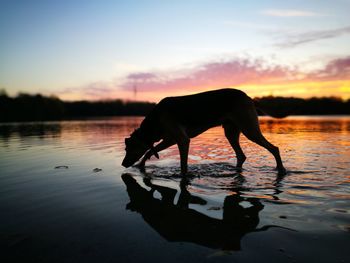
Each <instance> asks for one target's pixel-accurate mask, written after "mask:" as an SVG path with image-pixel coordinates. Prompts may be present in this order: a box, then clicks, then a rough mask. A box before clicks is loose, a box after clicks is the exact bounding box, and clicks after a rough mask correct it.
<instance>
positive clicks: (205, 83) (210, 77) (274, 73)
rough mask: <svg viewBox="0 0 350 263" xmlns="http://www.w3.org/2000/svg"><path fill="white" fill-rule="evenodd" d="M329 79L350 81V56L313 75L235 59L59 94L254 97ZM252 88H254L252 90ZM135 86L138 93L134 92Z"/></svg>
mask: <svg viewBox="0 0 350 263" xmlns="http://www.w3.org/2000/svg"><path fill="white" fill-rule="evenodd" d="M328 80H350V57H344V58H338V59H334V60H332V61H330V62H328V63H327V64H325V66H324V67H323V68H322V69H320V70H317V71H314V72H309V73H305V72H302V71H301V70H299V69H297V68H292V67H288V66H283V65H275V64H271V63H268V62H266V61H264V60H262V59H253V58H234V59H231V60H228V61H216V62H210V63H205V64H202V65H198V66H197V67H192V68H190V69H187V70H183V71H181V72H180V71H172V72H167V73H165V72H135V73H133V74H129V75H127V76H125V77H124V78H123V79H119V80H116V81H109V82H107V81H100V82H94V83H90V84H88V85H84V86H81V87H75V88H68V89H65V90H63V91H62V92H60V93H59V94H58V95H59V96H60V97H62V98H64V99H69V100H75V99H77V98H81V99H88V100H99V99H113V98H120V99H139V100H149V101H157V100H159V99H161V98H162V97H164V96H174V95H180V94H189V93H195V92H200V91H205V90H210V89H218V88H224V87H238V88H240V87H243V89H244V90H245V91H246V92H248V93H251V95H253V94H254V95H258V94H261V93H263V94H264V93H266V90H264V85H270V84H272V85H273V86H274V88H273V89H274V90H276V91H278V92H279V93H281V92H282V93H283V92H284V90H285V89H286V87H285V86H283V85H285V84H293V83H295V84H298V83H299V84H300V83H302V82H310V81H311V82H314V81H316V82H323V81H328ZM249 85H251V86H253V88H252V89H250V88H249ZM260 85H261V86H260ZM279 85H280V87H279ZM257 86H258V87H259V88H258V89H257ZM135 87H136V88H137V93H135V92H134V91H135ZM260 87H261V88H260ZM299 87H300V85H299ZM334 88H337V86H334ZM285 92H287V90H285ZM288 92H290V90H288ZM310 92H312V91H310ZM310 96H313V94H310Z"/></svg>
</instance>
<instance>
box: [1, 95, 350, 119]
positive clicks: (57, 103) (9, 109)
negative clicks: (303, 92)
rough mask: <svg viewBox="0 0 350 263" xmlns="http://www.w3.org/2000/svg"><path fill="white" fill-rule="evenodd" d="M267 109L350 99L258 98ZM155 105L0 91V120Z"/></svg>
mask: <svg viewBox="0 0 350 263" xmlns="http://www.w3.org/2000/svg"><path fill="white" fill-rule="evenodd" d="M256 100H257V101H258V102H259V105H261V106H263V108H264V109H267V110H270V111H273V112H276V113H279V114H280V115H331V114H336V115H341V114H350V100H347V101H343V100H341V99H339V98H334V97H327V98H310V99H300V98H286V97H263V98H256ZM154 106H155V104H154V103H149V102H124V101H122V100H108V101H95V102H92V101H75V102H66V101H62V100H60V99H58V98H56V97H46V96H42V95H40V94H38V95H29V94H23V93H22V94H19V95H17V96H16V97H9V96H8V95H7V94H6V93H5V92H0V122H9V121H42V120H63V119H77V118H88V117H98V116H143V115H146V114H147V113H149V112H150V111H151V110H152V108H153V107H154Z"/></svg>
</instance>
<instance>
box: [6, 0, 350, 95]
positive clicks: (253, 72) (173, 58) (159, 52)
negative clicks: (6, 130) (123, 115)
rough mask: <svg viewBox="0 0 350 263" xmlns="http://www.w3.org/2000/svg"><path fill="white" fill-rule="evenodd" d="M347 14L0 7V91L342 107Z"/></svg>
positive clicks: (219, 3)
mask: <svg viewBox="0 0 350 263" xmlns="http://www.w3.org/2000/svg"><path fill="white" fill-rule="evenodd" d="M349 10H350V0H333V1H329V0H327V1H323V0H308V1H305V0H302V1H299V0H293V1H275V0H271V1H258V0H256V1H232V0H229V1H224V0H207V1H206V0H183V1H164V0H163V1H162V0H159V1H152V0H148V1H142V0H139V1H133V0H125V1H117V0H114V1H106V0H103V1H97V0H96V1H93V0H81V1H78V0H75V1H72V0H60V1H58V0H57V1H53V0H46V1H41V0H36V1H34V0H22V1H19V0H8V1H7V0H0V37H1V40H0V89H5V90H6V91H7V93H8V94H9V95H15V94H17V93H18V92H27V93H42V94H45V95H51V94H53V95H56V96H58V97H60V98H61V99H64V100H80V99H88V100H97V99H114V98H122V99H129V100H134V99H137V100H148V101H159V100H160V99H161V98H162V97H164V96H171V95H180V94H191V93H196V92H200V91H205V90H211V89H217V88H224V87H232V88H239V89H242V90H244V91H246V92H247V93H248V95H250V96H252V97H255V96H265V95H274V96H295V97H312V96H338V97H342V98H343V99H348V98H350V17H349ZM135 89H136V90H137V93H136V94H135V92H134V90H135Z"/></svg>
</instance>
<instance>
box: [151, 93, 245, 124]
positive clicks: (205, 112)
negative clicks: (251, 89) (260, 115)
mask: <svg viewBox="0 0 350 263" xmlns="http://www.w3.org/2000/svg"><path fill="white" fill-rule="evenodd" d="M251 101H252V100H251V99H250V98H249V97H248V96H247V95H246V94H245V93H244V92H242V91H240V90H236V89H220V90H214V91H207V92H202V93H198V94H194V95H187V96H178V97H167V98H165V99H163V100H161V101H160V102H159V103H158V105H157V106H156V109H155V111H156V112H157V113H158V114H167V115H168V116H169V117H170V118H172V119H173V120H174V121H176V122H178V123H179V124H182V125H184V126H187V127H196V126H208V128H209V127H213V126H217V125H221V124H222V123H223V122H224V121H225V119H227V118H232V114H233V113H234V112H237V111H238V112H239V109H241V110H242V104H244V103H251Z"/></svg>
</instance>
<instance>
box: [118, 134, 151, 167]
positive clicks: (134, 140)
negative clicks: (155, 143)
mask: <svg viewBox="0 0 350 263" xmlns="http://www.w3.org/2000/svg"><path fill="white" fill-rule="evenodd" d="M148 149H149V147H148V146H147V144H145V143H144V142H143V141H142V139H141V138H140V137H139V136H137V134H135V132H134V133H133V134H131V136H130V137H129V138H125V151H126V154H125V157H124V160H123V162H122V165H123V166H124V167H130V166H131V165H133V164H134V163H136V162H137V161H138V160H139V159H140V158H141V157H142V156H143V155H144V154H145V152H146V151H147V150H148Z"/></svg>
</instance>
